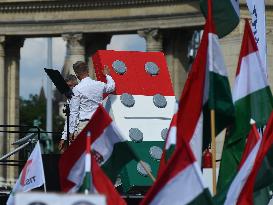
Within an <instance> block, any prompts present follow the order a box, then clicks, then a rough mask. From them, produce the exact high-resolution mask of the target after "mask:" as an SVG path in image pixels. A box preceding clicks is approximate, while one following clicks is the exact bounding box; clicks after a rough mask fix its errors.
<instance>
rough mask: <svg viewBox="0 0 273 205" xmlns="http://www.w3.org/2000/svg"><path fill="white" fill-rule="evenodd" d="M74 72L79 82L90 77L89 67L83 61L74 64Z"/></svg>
mask: <svg viewBox="0 0 273 205" xmlns="http://www.w3.org/2000/svg"><path fill="white" fill-rule="evenodd" d="M73 70H74V72H75V74H76V76H77V78H78V79H79V80H82V79H84V78H86V77H88V76H89V69H88V65H87V64H86V63H85V62H83V61H77V62H76V63H74V64H73Z"/></svg>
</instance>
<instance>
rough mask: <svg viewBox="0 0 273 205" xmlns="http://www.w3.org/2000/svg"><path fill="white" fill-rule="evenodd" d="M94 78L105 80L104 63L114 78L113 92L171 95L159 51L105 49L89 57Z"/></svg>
mask: <svg viewBox="0 0 273 205" xmlns="http://www.w3.org/2000/svg"><path fill="white" fill-rule="evenodd" d="M92 59H93V63H94V67H95V72H96V76H97V79H98V80H100V81H103V82H105V77H104V75H103V74H102V71H103V68H104V66H105V65H106V66H108V67H109V68H110V74H111V76H112V77H113V79H114V80H115V82H116V91H115V94H116V95H121V94H123V93H129V94H131V95H144V96H153V95H156V94H160V95H163V96H174V92H173V88H172V83H171V80H170V76H169V72H168V68H167V65H166V60H165V57H164V54H163V53H161V52H137V51H106V50H101V51H97V53H96V54H95V55H94V56H93V57H92Z"/></svg>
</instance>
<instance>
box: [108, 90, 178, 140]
mask: <svg viewBox="0 0 273 205" xmlns="http://www.w3.org/2000/svg"><path fill="white" fill-rule="evenodd" d="M175 103H176V101H175V97H174V96H160V95H156V96H143V95H128V94H123V95H110V96H109V97H108V98H107V100H106V102H105V107H106V110H108V112H109V113H110V115H111V117H112V118H113V120H114V122H115V123H116V124H117V126H118V127H119V129H120V131H121V132H122V134H123V135H124V137H125V138H126V139H127V140H129V141H136V142H137V141H162V140H163V139H164V136H165V135H166V131H167V129H168V128H169V125H170V122H171V119H172V116H173V114H174V107H175Z"/></svg>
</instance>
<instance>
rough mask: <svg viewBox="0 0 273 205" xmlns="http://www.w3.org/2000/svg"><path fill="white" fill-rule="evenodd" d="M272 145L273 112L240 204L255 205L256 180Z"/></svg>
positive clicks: (239, 200) (240, 196) (240, 197)
mask: <svg viewBox="0 0 273 205" xmlns="http://www.w3.org/2000/svg"><path fill="white" fill-rule="evenodd" d="M272 145H273V112H272V113H271V116H270V118H269V120H268V123H267V125H266V129H265V132H264V135H263V138H262V142H261V145H260V149H259V151H258V154H257V157H256V159H255V162H254V166H253V168H252V170H251V172H250V174H249V177H248V178H247V181H246V183H245V185H244V187H243V189H242V191H241V193H240V195H239V198H238V204H249V205H253V204H254V202H253V198H254V197H253V193H254V186H255V182H256V178H257V175H258V172H259V170H260V168H261V165H262V163H263V160H264V157H265V156H266V154H267V153H268V151H269V149H270V148H272Z"/></svg>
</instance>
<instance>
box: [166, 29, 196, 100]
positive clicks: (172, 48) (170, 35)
mask: <svg viewBox="0 0 273 205" xmlns="http://www.w3.org/2000/svg"><path fill="white" fill-rule="evenodd" d="M191 35H192V32H191V31H182V30H169V31H166V32H165V33H164V39H163V48H164V51H163V52H164V53H165V56H166V60H167V64H168V68H169V72H170V75H171V80H172V85H173V89H174V93H175V96H176V98H177V99H179V98H180V95H181V92H182V89H183V87H184V84H185V82H186V79H187V71H188V67H189V63H188V57H187V53H188V43H189V41H190V39H191Z"/></svg>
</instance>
